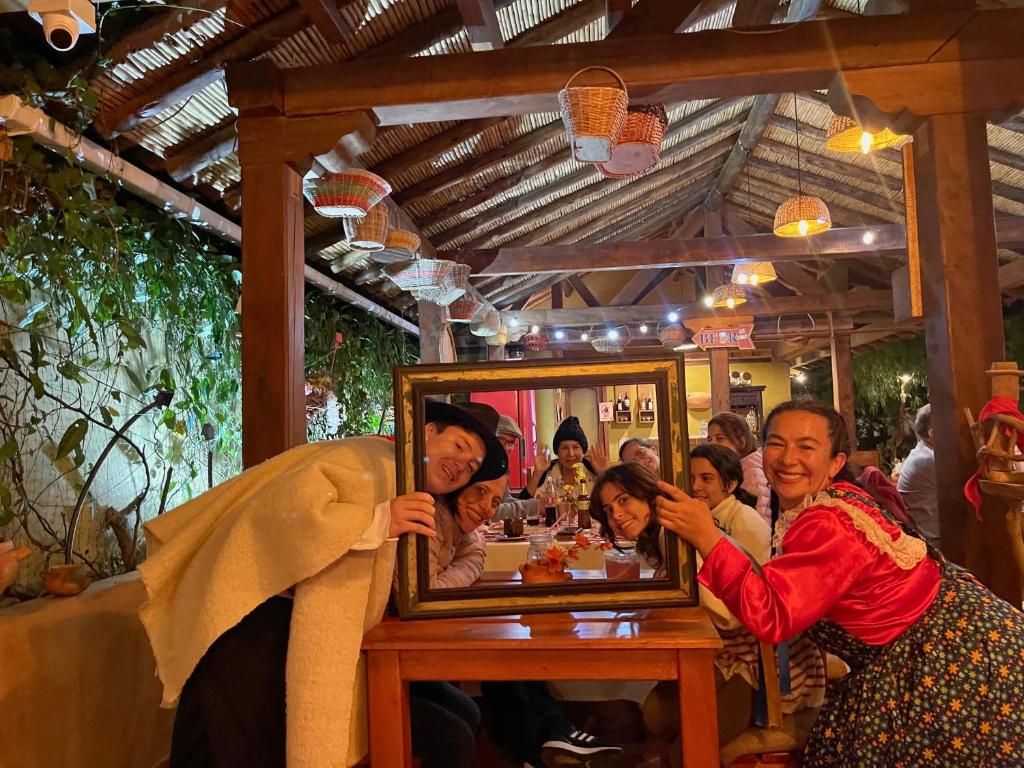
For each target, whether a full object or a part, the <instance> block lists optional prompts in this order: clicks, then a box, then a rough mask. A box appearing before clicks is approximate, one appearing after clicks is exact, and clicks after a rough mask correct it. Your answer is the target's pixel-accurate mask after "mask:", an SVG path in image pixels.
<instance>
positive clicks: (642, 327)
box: [640, 325, 647, 333]
mask: <svg viewBox="0 0 1024 768" xmlns="http://www.w3.org/2000/svg"><path fill="white" fill-rule="evenodd" d="M640 333H647V326H646V325H641V326H640Z"/></svg>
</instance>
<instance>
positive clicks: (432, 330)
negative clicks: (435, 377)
mask: <svg viewBox="0 0 1024 768" xmlns="http://www.w3.org/2000/svg"><path fill="white" fill-rule="evenodd" d="M416 310H417V313H418V314H419V321H420V363H422V364H424V365H426V364H428V363H441V362H444V361H443V360H441V339H442V337H443V336H444V333H445V328H446V326H447V323H445V320H444V307H442V306H440V305H438V304H434V303H432V302H429V301H421V302H419V303H417V305H416Z"/></svg>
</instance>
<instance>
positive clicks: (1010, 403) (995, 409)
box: [964, 397, 1024, 522]
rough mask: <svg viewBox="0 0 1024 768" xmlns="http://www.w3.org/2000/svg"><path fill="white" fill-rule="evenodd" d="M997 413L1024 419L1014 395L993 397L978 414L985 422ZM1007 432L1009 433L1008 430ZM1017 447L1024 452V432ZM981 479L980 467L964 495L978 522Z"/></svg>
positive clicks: (972, 476)
mask: <svg viewBox="0 0 1024 768" xmlns="http://www.w3.org/2000/svg"><path fill="white" fill-rule="evenodd" d="M997 413H1004V414H1006V415H1007V416H1012V417H1013V418H1015V419H1021V420H1022V421H1024V415H1021V412H1020V410H1019V409H1018V408H1017V401H1016V400H1014V399H1013V398H1012V397H993V398H992V399H991V400H989V401H988V402H987V403H985V407H984V408H982V409H981V413H979V414H978V421H979V422H981V423H982V424H984V423H985V420H986V419H990V418H992V417H993V416H995V415H996V414H997ZM1007 434H1009V431H1008V430H1007ZM1017 448H1018V449H1019V450H1020V451H1022V452H1024V434H1020V435H1017ZM980 479H981V470H980V468H979V470H978V471H977V472H975V473H974V474H973V475H971V479H970V480H968V481H967V485H965V486H964V496H966V497H967V500H968V501H969V502H971V506H973V507H974V514H975V515H976V516H977V518H978V522H981V489H980V487H979V485H978V481H979V480H980Z"/></svg>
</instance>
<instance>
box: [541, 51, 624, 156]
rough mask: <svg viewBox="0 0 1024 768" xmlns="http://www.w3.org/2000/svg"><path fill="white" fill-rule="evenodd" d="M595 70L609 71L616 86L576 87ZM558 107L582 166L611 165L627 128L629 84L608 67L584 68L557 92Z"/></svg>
mask: <svg viewBox="0 0 1024 768" xmlns="http://www.w3.org/2000/svg"><path fill="white" fill-rule="evenodd" d="M593 70H599V71H603V72H607V73H608V74H610V75H611V76H612V77H614V78H615V81H616V85H613V86H589V85H588V86H580V85H573V81H574V80H576V78H577V77H579V76H580V75H582V74H583V73H584V72H590V71H593ZM558 104H559V107H560V108H561V112H562V122H563V123H565V132H566V134H567V135H568V138H569V146H570V147H571V148H572V156H573V157H574V158H576V160H578V161H579V162H581V163H606V162H608V161H609V160H610V159H611V156H612V147H614V146H615V143H616V142H617V141H618V140H619V136H620V134H621V133H622V129H623V128H624V127H625V125H626V108H627V107H628V105H629V97H628V95H627V94H626V84H625V83H624V82H623V81H622V78H621V77H619V75H618V73H617V72H615V70H613V69H609V68H608V67H585V68H583V69H581V70H580V71H579V72H577V73H576V74H575V75H573V76H572V77H570V78H569V80H568V82H566V84H565V87H564V88H563V89H562V90H561V91H559V92H558Z"/></svg>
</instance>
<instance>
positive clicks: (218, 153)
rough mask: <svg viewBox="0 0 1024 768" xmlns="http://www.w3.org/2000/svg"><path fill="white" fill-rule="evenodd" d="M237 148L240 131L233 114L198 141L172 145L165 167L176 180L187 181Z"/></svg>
mask: <svg viewBox="0 0 1024 768" xmlns="http://www.w3.org/2000/svg"><path fill="white" fill-rule="evenodd" d="M237 149H238V132H237V131H236V130H235V116H234V115H232V116H231V117H229V118H227V119H226V120H222V121H221V122H220V123H218V124H217V125H216V126H215V127H214V129H213V131H212V132H211V133H209V134H208V135H207V136H205V137H203V138H201V139H199V140H198V141H189V142H187V143H183V144H178V145H175V146H174V147H172V148H171V150H170V151H169V152H168V153H167V155H166V157H165V158H164V160H165V164H164V167H165V169H166V170H167V173H168V174H169V175H170V177H171V178H172V179H174V180H175V181H187V180H188V179H191V178H193V177H194V176H195V175H196V174H197V173H199V171H201V170H202V169H203V168H207V167H209V166H211V165H213V164H214V163H216V162H218V161H220V160H223V159H224V158H225V157H228V156H229V155H231V154H232V153H233V152H235V151H236V150H237Z"/></svg>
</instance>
